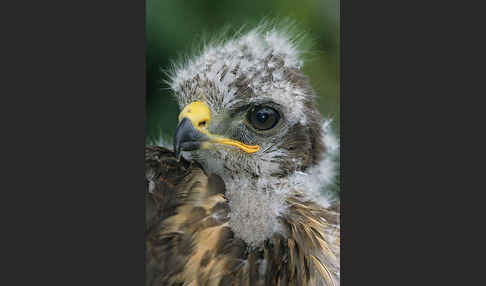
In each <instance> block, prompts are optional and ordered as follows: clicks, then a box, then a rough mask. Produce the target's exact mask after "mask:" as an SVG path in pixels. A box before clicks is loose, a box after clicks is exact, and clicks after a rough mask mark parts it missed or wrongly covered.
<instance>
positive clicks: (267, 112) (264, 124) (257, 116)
mask: <svg viewBox="0 0 486 286" xmlns="http://www.w3.org/2000/svg"><path fill="white" fill-rule="evenodd" d="M279 120H280V115H279V114H278V112H277V111H276V110H275V109H273V108H271V107H266V106H259V107H255V108H253V109H251V110H250V112H249V113H248V121H249V122H250V124H251V125H252V126H253V127H254V128H255V129H258V130H268V129H271V128H273V127H275V125H277V123H278V121H279Z"/></svg>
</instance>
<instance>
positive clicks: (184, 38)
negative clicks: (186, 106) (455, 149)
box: [146, 0, 340, 142]
mask: <svg viewBox="0 0 486 286" xmlns="http://www.w3.org/2000/svg"><path fill="white" fill-rule="evenodd" d="M146 3H147V4H146V12H147V14H146V20H147V23H146V24H147V29H146V33H147V34H146V39H147V54H146V57H147V65H146V66H147V100H146V104H147V106H146V107H147V108H146V110H147V142H151V141H152V140H153V139H156V138H158V137H159V136H160V135H161V134H163V135H165V136H164V137H167V138H170V137H171V135H172V133H173V132H174V130H175V127H176V124H177V115H178V113H179V110H178V107H177V104H176V102H175V100H174V99H173V98H172V96H171V94H170V92H169V91H168V90H166V88H167V86H165V85H164V83H163V79H164V74H163V73H162V72H161V69H162V68H167V67H168V66H169V65H170V61H171V60H175V59H177V58H178V56H180V55H181V54H182V55H183V54H187V53H188V52H189V51H190V48H191V47H192V46H194V45H195V44H196V43H195V40H196V39H198V38H200V37H201V34H207V35H211V34H213V33H218V32H220V31H221V29H222V28H224V27H226V26H228V25H229V26H231V27H233V28H239V27H241V26H243V25H246V26H250V27H252V26H255V25H256V24H258V23H259V22H260V21H261V20H262V19H263V18H268V19H283V18H287V19H290V20H292V21H294V22H295V23H296V24H297V27H298V28H299V30H303V31H305V32H307V34H308V36H309V37H310V39H311V40H313V42H314V45H313V47H312V55H311V56H310V57H309V59H308V61H306V62H305V65H304V72H305V73H306V74H307V75H308V76H309V77H310V79H311V83H312V86H313V87H314V89H315V90H316V92H317V94H318V106H319V109H320V111H321V113H322V114H323V115H324V116H326V117H333V118H334V129H335V130H336V131H337V132H338V133H339V124H340V122H339V118H340V116H339V94H340V93H339V43H340V39H339V0H300V1H297V0H240V1H229V0H211V1H209V0H206V1H203V0H147V1H146Z"/></svg>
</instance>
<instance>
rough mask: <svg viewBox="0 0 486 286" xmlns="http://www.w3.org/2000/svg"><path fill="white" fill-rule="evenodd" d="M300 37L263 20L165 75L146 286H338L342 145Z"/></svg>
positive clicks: (149, 170) (150, 165)
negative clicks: (163, 132)
mask: <svg viewBox="0 0 486 286" xmlns="http://www.w3.org/2000/svg"><path fill="white" fill-rule="evenodd" d="M299 37H300V36H299V35H296V33H293V32H292V29H290V28H282V27H277V26H275V25H265V24H261V25H258V26H257V27H255V28H253V29H250V30H248V31H246V32H242V31H238V32H236V33H235V34H234V35H232V36H230V37H228V38H226V39H219V40H214V41H212V42H210V43H208V44H206V45H205V46H204V47H203V48H202V49H201V50H200V51H199V52H198V53H197V54H196V55H193V56H191V57H186V58H185V59H183V60H182V61H180V62H177V63H175V64H174V65H173V66H172V67H171V69H170V71H169V72H168V78H169V79H168V80H167V83H168V85H169V87H170V89H171V91H172V93H173V95H174V98H175V100H176V101H177V103H178V106H179V108H180V110H181V112H180V114H179V117H178V124H177V127H176V130H175V134H174V136H173V140H172V142H166V141H165V142H160V143H158V144H153V145H147V146H146V148H145V178H146V192H145V204H146V215H145V222H146V223H145V231H146V285H151V286H156V285H296V286H305V285H308V286H313V285H326V286H327V285H331V286H338V285H339V284H340V200H339V196H336V195H335V194H333V193H332V192H330V191H329V190H330V189H331V187H332V186H334V185H335V184H336V176H337V174H338V171H339V170H338V161H339V145H340V143H339V139H338V138H337V136H336V135H335V134H334V132H333V130H332V128H331V126H332V120H330V119H325V118H324V117H323V116H322V115H321V114H320V112H319V110H318V109H317V103H316V92H315V91H314V89H313V88H312V87H311V85H310V80H309V78H308V77H307V76H306V75H305V74H304V72H303V64H304V61H303V54H304V52H303V51H302V49H301V48H300V46H299V45H300V43H301V40H299V39H300V38H299Z"/></svg>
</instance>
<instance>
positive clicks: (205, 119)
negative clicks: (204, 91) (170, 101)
mask: <svg viewBox="0 0 486 286" xmlns="http://www.w3.org/2000/svg"><path fill="white" fill-rule="evenodd" d="M183 118H187V119H189V120H190V121H191V122H192V124H193V125H194V128H196V129H197V130H198V131H199V132H201V133H203V134H204V135H206V136H208V137H209V141H207V142H205V144H202V148H207V147H208V145H207V143H217V144H225V145H230V146H235V147H238V148H240V149H241V150H243V151H245V152H246V153H250V154H251V153H255V152H258V150H260V146H258V145H246V144H244V143H243V142H240V141H236V140H233V139H229V138H225V137H222V136H218V135H213V134H211V133H209V130H208V128H209V123H210V122H211V110H210V109H209V107H208V106H207V105H206V104H205V103H204V102H202V101H194V102H192V103H191V104H188V105H187V106H186V107H184V109H183V110H182V112H181V113H180V114H179V122H180V121H181V120H182V119H183Z"/></svg>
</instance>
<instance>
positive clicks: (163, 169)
mask: <svg viewBox="0 0 486 286" xmlns="http://www.w3.org/2000/svg"><path fill="white" fill-rule="evenodd" d="M146 155H147V163H146V166H147V168H148V169H147V180H148V185H149V186H152V187H151V189H152V192H149V193H147V194H146V204H147V209H148V210H147V213H146V229H147V257H146V269H147V270H146V271H147V283H146V285H158V286H162V285H223V286H225V285H239V286H243V285H248V286H253V285H257V286H258V285H272V286H273V285H296V286H306V285H329V286H331V285H332V286H337V285H338V282H339V278H338V275H339V274H338V272H339V261H338V260H339V225H338V224H339V216H338V213H337V212H335V211H332V210H326V209H323V208H321V207H320V206H318V205H316V204H315V203H312V202H309V201H305V200H303V199H302V196H301V195H300V194H299V193H295V194H294V195H293V196H291V197H290V198H289V199H288V200H287V204H288V212H286V213H285V214H284V215H282V216H281V217H280V221H281V223H282V225H283V226H284V227H285V228H286V233H287V234H286V235H284V234H279V233H276V234H274V236H273V237H272V238H271V239H268V240H266V241H265V243H264V244H263V246H262V247H260V248H254V247H250V246H248V245H247V244H246V243H245V242H244V241H243V240H241V239H239V238H235V236H234V233H233V231H232V230H231V229H230V228H229V226H228V219H229V212H230V209H229V206H228V202H227V200H226V198H225V196H224V193H225V186H224V182H223V181H222V180H221V178H219V177H218V176H216V175H211V176H209V177H208V176H207V175H206V174H205V173H204V171H203V170H202V168H201V167H200V166H199V165H198V164H196V163H190V162H187V161H185V160H184V159H181V161H180V162H177V160H176V159H175V158H174V157H173V154H172V153H171V152H170V151H168V150H166V149H163V148H159V147H148V148H147V151H146Z"/></svg>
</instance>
